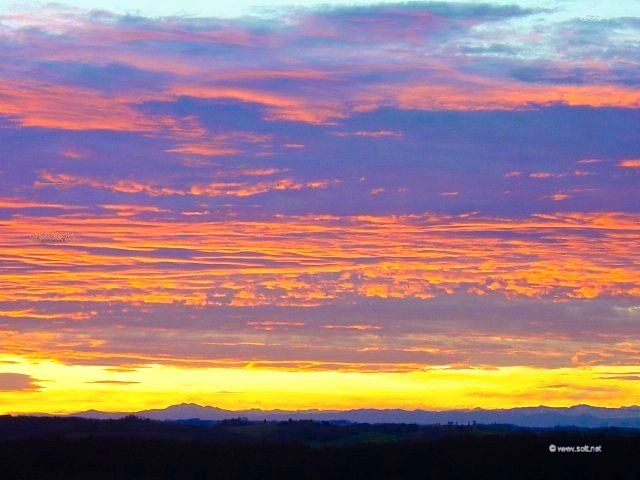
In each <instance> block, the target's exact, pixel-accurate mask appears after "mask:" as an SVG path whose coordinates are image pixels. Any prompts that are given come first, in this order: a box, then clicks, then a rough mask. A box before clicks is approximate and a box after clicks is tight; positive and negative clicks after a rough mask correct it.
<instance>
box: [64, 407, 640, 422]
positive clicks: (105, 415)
mask: <svg viewBox="0 0 640 480" xmlns="http://www.w3.org/2000/svg"><path fill="white" fill-rule="evenodd" d="M127 415H135V416H137V417H142V418H149V419H152V420H189V419H199V420H202V421H221V420H225V419H230V418H240V417H241V418H246V419H248V420H253V421H262V420H267V421H286V420H288V419H292V420H316V421H346V422H353V423H416V424H421V425H429V424H448V423H454V424H455V423H459V424H469V423H474V422H475V423H478V424H496V423H497V424H510V425H517V426H522V427H543V428H544V427H555V426H576V427H634V428H640V406H635V405H634V406H628V407H620V408H605V407H594V406H590V405H574V406H571V407H547V406H537V407H519V408H509V409H495V410H488V409H482V408H475V409H470V410H444V411H432V410H401V409H356V410H295V411H287V410H260V409H249V410H225V409H221V408H217V407H213V406H202V405H197V404H194V403H182V404H179V405H172V406H170V407H167V408H164V409H152V410H143V411H139V412H101V411H97V410H88V411H84V412H78V413H75V414H73V415H72V416H75V417H83V418H93V419H115V418H121V417H124V416H127Z"/></svg>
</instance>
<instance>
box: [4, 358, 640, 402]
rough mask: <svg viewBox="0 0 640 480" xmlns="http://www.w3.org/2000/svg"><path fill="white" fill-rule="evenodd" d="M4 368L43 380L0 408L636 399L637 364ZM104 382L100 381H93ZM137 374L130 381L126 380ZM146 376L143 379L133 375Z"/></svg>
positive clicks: (11, 361) (10, 394)
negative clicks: (630, 375)
mask: <svg viewBox="0 0 640 480" xmlns="http://www.w3.org/2000/svg"><path fill="white" fill-rule="evenodd" d="M0 362H1V363H0V365H1V368H0V369H1V370H2V373H9V372H11V373H21V374H25V375H29V376H31V377H32V378H33V379H34V382H35V384H37V385H39V387H40V388H37V389H32V390H23V391H3V392H0V413H28V412H39V413H72V412H78V411H83V410H87V409H96V410H103V411H116V412H127V411H129V412H133V411H138V410H144V409H150V408H164V407H166V406H169V405H172V404H177V403H183V402H193V403H198V404H201V405H211V406H217V407H220V408H225V409H230V410H240V409H247V408H262V409H276V408H281V409H308V408H318V409H351V408H405V409H415V408H423V409H433V410H443V409H452V408H475V407H483V408H509V407H517V406H535V405H543V404H544V405H548V406H569V405H575V404H578V403H587V404H592V405H599V406H609V407H617V406H623V405H631V404H634V403H637V399H638V398H639V397H640V385H639V384H638V382H632V381H627V380H621V379H620V378H610V379H607V377H620V376H621V375H622V374H624V373H625V372H629V371H631V370H633V369H634V368H635V369H637V368H638V367H637V366H635V367H634V366H626V367H620V366H616V367H583V368H559V369H544V368H529V367H503V368H496V369H470V368H462V369H454V368H443V367H437V368H430V369H424V370H420V371H411V372H393V373H390V372H373V373H372V372H369V373H360V372H344V371H291V370H279V369H274V368H269V369H263V368H258V369H256V368H178V367H174V366H163V365H148V366H145V367H142V368H140V367H139V368H136V369H131V370H126V369H122V370H120V371H118V369H114V368H113V367H107V366H85V365H82V366H81V365H74V366H70V365H63V364H61V363H57V362H52V361H34V360H29V359H26V358H21V357H15V356H13V357H9V356H0ZM95 382H103V383H95ZM126 382H131V383H126ZM134 382H139V383H134Z"/></svg>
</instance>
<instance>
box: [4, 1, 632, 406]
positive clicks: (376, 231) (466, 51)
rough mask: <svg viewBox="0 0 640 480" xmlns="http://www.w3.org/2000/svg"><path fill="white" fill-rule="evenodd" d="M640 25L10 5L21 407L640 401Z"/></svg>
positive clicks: (10, 277)
mask: <svg viewBox="0 0 640 480" xmlns="http://www.w3.org/2000/svg"><path fill="white" fill-rule="evenodd" d="M567 11H572V10H571V8H568V10H567ZM638 13H639V12H630V13H629V15H627V16H624V17H615V16H608V17H605V16H602V15H600V16H584V17H580V18H573V17H571V16H569V14H567V13H566V11H565V12H564V13H562V12H561V11H559V10H558V9H557V8H555V9H553V8H546V7H539V6H535V5H531V4H525V3H522V4H520V5H505V4H502V3H501V4H491V3H482V4H478V3H464V2H463V3H449V2H407V3H372V4H367V5H350V6H340V5H323V6H318V7H289V8H275V9H270V10H266V9H265V10H262V11H254V12H253V13H251V14H247V15H244V16H240V17H222V16H221V17H212V16H204V17H185V16H172V17H158V18H154V17H145V16H143V15H142V14H136V15H123V14H118V13H113V12H110V11H108V10H93V11H88V10H83V9H79V8H74V7H65V6H62V5H47V6H45V7H43V8H42V9H41V10H38V11H35V10H33V9H29V8H22V9H19V8H13V9H11V10H4V11H3V12H2V13H0V72H1V73H0V159H1V163H0V182H1V185H2V188H1V190H0V287H1V288H0V339H1V342H0V344H1V349H0V390H2V392H3V397H6V398H5V399H4V400H3V399H0V411H3V412H4V411H7V412H8V411H38V410H50V411H54V410H55V411H74V410H82V409H85V408H89V407H92V406H94V405H90V403H91V402H92V401H94V400H95V398H96V396H100V408H102V409H107V410H108V409H110V408H111V409H119V408H120V405H126V406H127V407H128V409H130V410H140V409H142V408H148V407H153V406H164V405H165V404H170V403H179V402H182V401H195V402H198V403H211V402H212V401H214V400H215V402H217V403H219V404H220V405H221V406H227V407H229V406H231V405H233V406H235V407H238V405H240V406H247V407H253V406H256V407H266V408H276V407H282V408H306V407H311V406H313V407H318V408H351V407H358V406H384V407H393V406H402V407H404V408H410V407H412V406H413V407H415V406H421V407H427V408H429V407H433V408H448V407H454V406H465V407H473V406H487V407H500V406H514V405H524V404H526V403H527V402H528V401H534V400H535V402H537V403H543V401H544V400H545V399H547V400H548V403H551V404H554V405H568V404H571V403H575V402H580V403H587V402H590V403H598V404H603V405H605V404H606V405H610V406H616V405H623V404H630V403H632V402H633V401H634V399H635V398H637V395H638V393H639V391H638V388H640V386H636V384H637V383H638V382H635V383H634V382H631V381H628V380H629V379H632V378H633V375H632V374H630V373H629V372H633V371H637V369H638V366H639V365H640V356H639V353H638V352H640V342H639V341H638V332H639V331H640V329H639V326H638V325H639V323H638V322H640V304H639V303H638V302H639V297H640V258H639V257H638V253H637V246H638V243H639V241H640V218H639V215H640V210H639V208H638V206H639V205H640V197H639V193H638V192H639V189H638V186H639V183H638V179H639V177H638V175H640V171H639V170H638V167H639V166H640V160H639V159H640V140H639V139H640V136H639V134H640V132H639V131H638V125H640V77H639V76H638V71H640V70H639V67H640V65H639V63H640V55H639V54H638V52H640V48H638V47H639V46H640V19H639V15H638ZM634 369H635V370H634ZM603 372H608V373H606V374H605V373H603ZM234 376H235V377H234ZM236 377H237V378H238V379H242V380H236V379H234V378H236ZM167 385H171V386H170V387H169V386H167ZM212 385H215V386H212ZM340 388H341V389H342V391H340ZM130 392H134V395H130ZM221 392H237V395H236V394H234V395H231V396H230V395H228V394H225V393H221ZM327 392H334V393H333V396H332V395H329V394H328V393H327ZM159 396H161V397H162V398H164V399H166V401H164V402H163V403H162V405H159V404H157V402H158V398H159ZM231 397H233V398H231ZM154 402H156V403H154ZM234 402H236V403H234ZM116 405H118V407H115V406H116Z"/></svg>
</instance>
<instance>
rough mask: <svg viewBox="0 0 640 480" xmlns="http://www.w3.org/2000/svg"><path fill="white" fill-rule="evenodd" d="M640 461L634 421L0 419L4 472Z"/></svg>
mask: <svg viewBox="0 0 640 480" xmlns="http://www.w3.org/2000/svg"><path fill="white" fill-rule="evenodd" d="M550 445H555V446H556V451H555V452H551V451H550ZM584 446H589V447H593V448H594V449H598V447H601V451H600V452H595V451H594V452H591V453H586V452H573V453H570V452H561V451H560V449H561V448H562V447H584ZM639 458H640V430H639V429H632V428H613V427H610V428H598V429H584V428H569V427H561V428H560V427H559V428H546V429H533V428H523V427H514V426H509V425H456V424H451V425H449V424H447V425H429V426H426V425H411V424H375V425H374V424H354V423H346V422H314V421H284V422H252V421H246V420H244V419H235V420H227V421H222V422H214V421H201V420H186V421H179V422H161V421H152V420H144V419H140V418H136V417H128V418H123V419H119V420H92V419H82V418H46V417H11V416H5V417H0V472H2V473H1V475H0V477H1V478H3V479H62V478H64V479H154V480H155V479H180V478H185V479H288V478H291V479H294V478H295V479H323V480H326V479H334V478H335V479H413V478H415V479H458V478H470V479H476V478H491V479H547V478H549V479H583V478H584V479H591V478H597V479H607V480H615V479H638V478H640V462H638V459H639Z"/></svg>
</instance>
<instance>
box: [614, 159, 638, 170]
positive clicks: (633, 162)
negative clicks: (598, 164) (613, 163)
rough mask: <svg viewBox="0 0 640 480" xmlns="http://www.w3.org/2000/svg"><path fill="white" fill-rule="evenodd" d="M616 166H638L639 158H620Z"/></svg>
mask: <svg viewBox="0 0 640 480" xmlns="http://www.w3.org/2000/svg"><path fill="white" fill-rule="evenodd" d="M618 166H619V167H622V168H640V158H629V159H627V160H620V161H619V162H618Z"/></svg>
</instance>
